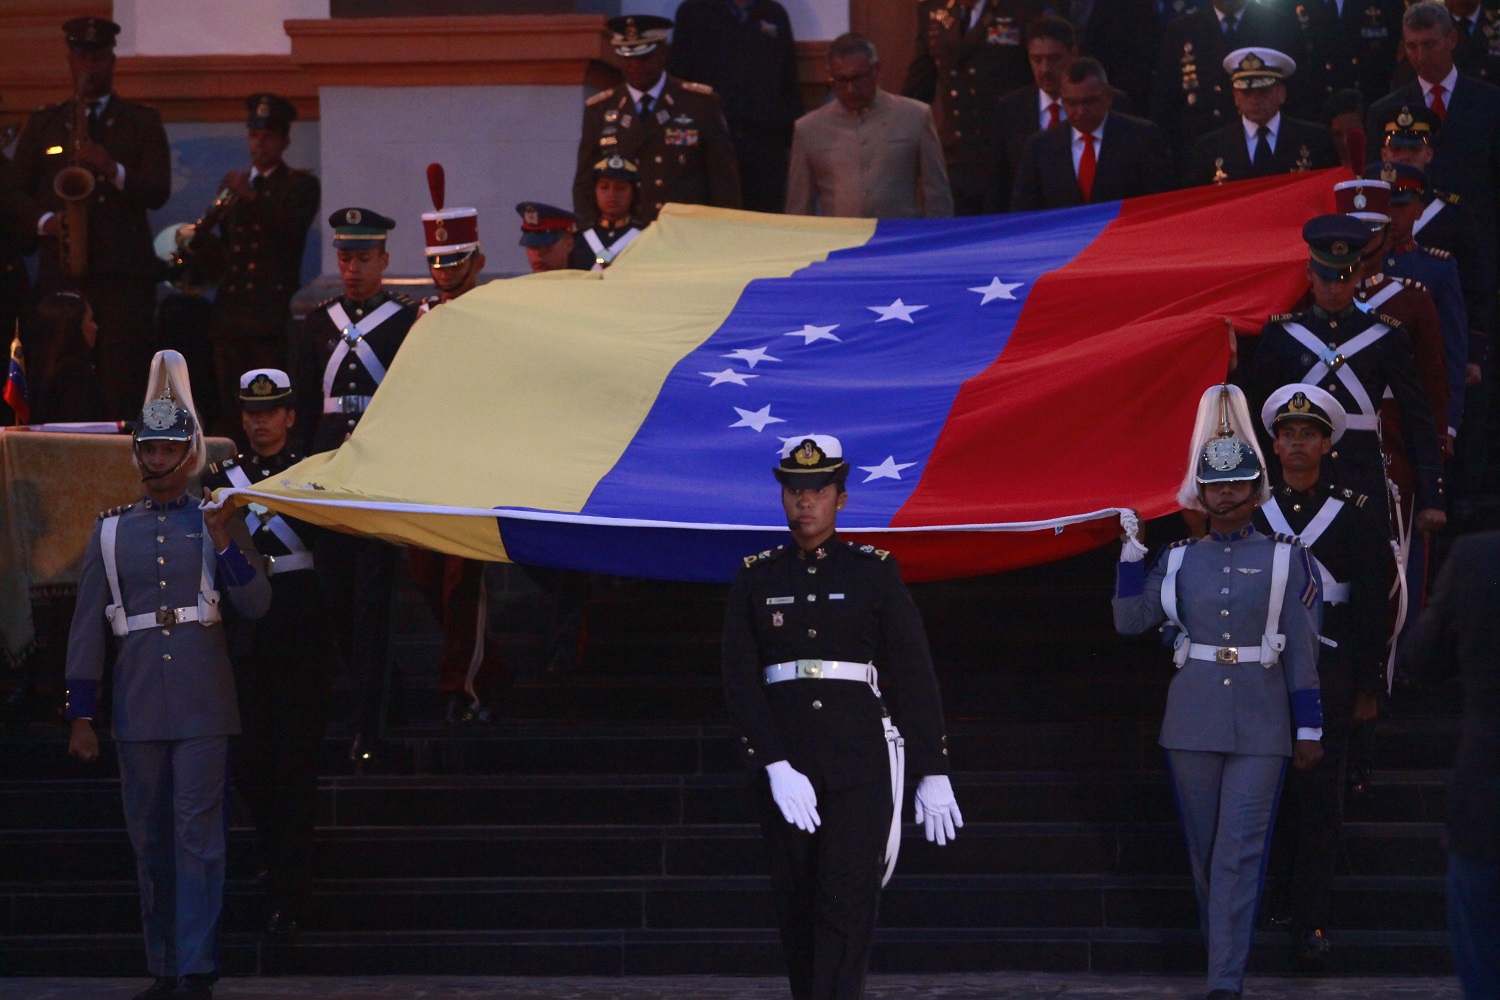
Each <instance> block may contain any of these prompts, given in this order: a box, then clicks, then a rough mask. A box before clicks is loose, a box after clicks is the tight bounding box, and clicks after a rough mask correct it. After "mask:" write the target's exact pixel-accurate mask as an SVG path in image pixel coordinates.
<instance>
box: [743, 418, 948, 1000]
mask: <svg viewBox="0 0 1500 1000" xmlns="http://www.w3.org/2000/svg"><path fill="white" fill-rule="evenodd" d="M773 471H774V473H775V476H776V478H777V480H778V481H779V482H780V483H781V503H782V508H783V509H784V510H785V512H786V518H787V521H788V524H789V526H790V528H791V532H792V538H791V541H792V543H793V544H792V545H790V546H779V547H777V548H775V549H772V550H768V551H765V552H762V553H760V554H759V555H755V556H748V557H746V559H745V567H744V569H743V570H742V571H741V572H740V575H739V576H738V578H736V580H735V582H734V587H733V589H732V590H731V591H730V594H729V605H728V608H727V610H726V611H725V615H724V649H723V669H724V691H725V697H726V699H727V701H728V705H729V714H730V717H731V718H732V719H733V720H734V724H735V726H736V727H737V728H738V729H739V732H740V734H741V735H740V749H741V750H742V752H743V754H744V761H745V764H746V765H747V767H748V768H749V770H750V773H751V775H752V776H753V781H754V784H755V791H756V797H757V801H758V804H759V807H760V814H761V827H762V830H763V831H764V835H765V839H766V846H767V848H768V852H769V854H770V859H771V884H772V891H773V893H774V895H775V900H776V912H777V917H778V920H779V922H780V926H781V942H782V948H783V950H784V952H785V954H786V963H787V969H788V973H789V976H790V978H791V986H792V996H793V997H795V998H796V1000H829V998H835V997H836V998H858V997H860V996H861V995H862V994H863V992H864V981H865V971H866V967H867V965H868V964H869V958H870V944H871V938H872V935H873V933H874V930H875V913H876V908H877V904H878V902H879V895H880V887H881V885H882V884H883V882H882V872H883V873H884V875H885V877H886V878H889V876H890V872H891V870H892V868H893V866H894V864H895V852H896V850H897V848H899V846H900V833H901V831H900V823H899V820H900V805H901V804H900V796H901V781H900V771H901V759H900V756H899V753H900V751H899V749H898V744H897V743H896V742H894V740H895V737H894V735H893V734H892V732H891V727H892V723H894V726H895V727H896V728H898V729H899V730H900V735H901V736H902V737H904V739H905V746H906V753H907V754H909V756H910V764H911V768H912V770H913V771H915V772H916V773H917V774H918V775H921V782H920V783H919V784H918V786H917V793H916V811H917V822H919V823H924V824H925V826H926V836H927V839H928V840H936V841H937V843H939V844H945V843H947V841H949V840H951V839H953V836H954V834H955V831H956V829H957V828H958V827H961V826H963V816H962V815H961V813H960V812H959V809H958V803H957V802H956V801H955V800H954V798H953V788H952V785H951V783H950V782H949V780H948V776H947V775H948V748H947V737H946V736H945V735H944V734H943V709H942V704H941V700H940V698H939V695H938V687H937V679H936V677H935V676H934V674H933V669H932V657H931V654H930V652H929V650H928V647H927V636H926V633H925V632H924V630H923V628H922V619H921V616H920V615H919V614H918V612H917V608H916V605H915V604H914V603H913V602H912V599H911V595H910V594H908V593H907V590H906V587H905V585H904V584H903V583H902V582H901V577H900V575H899V573H898V572H897V569H896V565H895V560H893V559H891V558H890V557H889V555H888V554H887V553H886V552H885V551H883V550H881V549H876V548H874V547H873V546H870V545H855V544H854V543H852V542H846V541H844V540H842V539H840V538H839V537H838V534H837V530H836V529H837V525H836V521H837V518H838V512H839V511H840V510H841V509H843V507H844V505H845V503H846V502H847V501H848V493H846V492H845V488H844V483H845V479H846V477H847V476H848V472H849V465H848V463H847V462H846V461H845V460H844V457H843V448H842V446H841V445H840V443H839V441H838V439H837V438H834V437H830V436H828V435H823V434H808V435H805V436H800V437H793V438H790V439H788V441H787V444H786V447H785V448H784V449H783V451H782V456H781V462H780V464H779V465H778V466H777V467H776V468H775V469H774V470H773Z"/></svg>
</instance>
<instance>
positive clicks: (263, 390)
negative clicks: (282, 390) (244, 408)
mask: <svg viewBox="0 0 1500 1000" xmlns="http://www.w3.org/2000/svg"><path fill="white" fill-rule="evenodd" d="M275 392H276V383H275V382H273V381H271V376H269V375H267V374H266V373H265V372H261V373H260V374H259V375H257V376H255V378H253V379H251V380H250V394H251V395H252V396H270V395H272V394H274V393H275Z"/></svg>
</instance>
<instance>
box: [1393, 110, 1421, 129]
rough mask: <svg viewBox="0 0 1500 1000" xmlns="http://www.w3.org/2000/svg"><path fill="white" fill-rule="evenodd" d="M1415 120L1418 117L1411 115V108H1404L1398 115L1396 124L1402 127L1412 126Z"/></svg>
mask: <svg viewBox="0 0 1500 1000" xmlns="http://www.w3.org/2000/svg"><path fill="white" fill-rule="evenodd" d="M1414 121H1416V119H1415V118H1413V117H1412V116H1411V108H1402V109H1401V113H1400V114H1399V115H1397V116H1396V124H1397V125H1400V126H1401V127H1402V128H1411V125H1412V122H1414Z"/></svg>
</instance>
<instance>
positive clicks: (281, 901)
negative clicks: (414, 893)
mask: <svg viewBox="0 0 1500 1000" xmlns="http://www.w3.org/2000/svg"><path fill="white" fill-rule="evenodd" d="M271 595H272V596H271V609H270V611H269V612H267V613H266V616H265V617H264V618H262V619H260V620H259V621H258V622H256V623H255V625H254V630H255V631H254V638H253V640H252V643H251V649H250V652H249V653H248V655H244V656H237V657H235V664H234V666H235V687H236V689H237V690H238V692H239V702H240V730H241V735H240V737H239V739H238V741H237V742H236V743H235V748H234V756H233V760H234V767H233V774H234V784H235V788H237V789H238V790H239V793H240V795H241V796H242V797H243V798H244V800H245V803H246V804H247V805H248V806H249V807H250V816H251V818H252V819H253V820H254V822H255V831H256V834H257V835H258V837H259V839H260V848H261V856H262V858H263V860H264V863H265V866H266V872H267V874H268V876H269V878H270V886H269V891H268V897H269V902H270V906H271V909H272V910H283V911H290V912H292V913H296V914H305V913H306V903H307V896H308V892H309V888H310V884H311V871H312V838H313V828H314V826H315V825H316V822H317V812H318V745H319V743H321V742H322V739H323V730H324V729H325V728H326V727H327V725H328V702H329V688H330V682H331V680H332V676H333V661H334V658H335V657H336V656H337V655H338V654H337V652H336V651H335V649H334V647H333V638H332V636H331V635H330V634H329V631H328V617H327V615H326V614H324V612H323V600H322V595H321V593H320V591H319V586H318V581H317V579H316V577H315V576H314V574H313V573H312V572H310V571H306V570H303V571H299V572H295V573H288V574H286V575H285V576H273V577H272V578H271Z"/></svg>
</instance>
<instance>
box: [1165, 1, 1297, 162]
mask: <svg viewBox="0 0 1500 1000" xmlns="http://www.w3.org/2000/svg"><path fill="white" fill-rule="evenodd" d="M1251 46H1255V47H1259V48H1268V49H1275V50H1276V51H1277V52H1285V53H1286V54H1287V55H1289V56H1291V57H1292V59H1293V60H1295V61H1298V62H1306V61H1307V60H1306V58H1305V57H1304V53H1305V52H1306V42H1305V40H1304V38H1303V34H1302V28H1301V27H1300V26H1299V25H1298V24H1297V19H1296V18H1294V17H1292V15H1290V14H1287V13H1285V12H1283V11H1280V10H1277V9H1275V8H1272V7H1269V6H1266V5H1265V4H1261V3H1249V2H1248V0H1213V3H1212V4H1204V5H1203V6H1202V7H1201V8H1199V9H1198V10H1196V11H1194V12H1193V13H1191V14H1187V15H1184V16H1182V17H1179V18H1178V19H1177V20H1175V21H1173V22H1172V23H1171V24H1169V25H1167V27H1166V30H1165V31H1164V32H1163V33H1162V40H1161V47H1160V49H1159V50H1158V55H1157V62H1156V75H1155V77H1154V79H1153V81H1152V90H1151V115H1150V117H1151V120H1152V121H1154V122H1156V123H1157V124H1158V125H1160V126H1161V127H1162V131H1163V132H1165V133H1166V136H1167V141H1168V142H1169V143H1171V144H1172V148H1173V150H1174V151H1176V153H1177V155H1178V156H1179V157H1180V156H1183V155H1184V154H1185V153H1186V151H1187V150H1190V149H1192V148H1193V143H1195V142H1197V141H1198V137H1199V136H1201V135H1203V134H1204V133H1206V132H1210V131H1212V130H1213V129H1216V128H1219V127H1220V126H1222V125H1224V124H1226V123H1228V122H1230V121H1232V120H1233V118H1234V101H1233V99H1232V98H1231V97H1230V84H1229V74H1228V73H1226V72H1225V71H1224V68H1223V61H1224V57H1225V56H1227V55H1228V54H1229V53H1230V52H1232V51H1234V50H1235V49H1239V48H1246V47H1251ZM1301 90H1302V85H1301V83H1300V82H1299V84H1298V86H1297V87H1294V88H1292V91H1291V94H1290V98H1289V99H1290V102H1291V104H1290V110H1292V111H1293V112H1296V113H1300V114H1303V115H1310V114H1312V113H1313V109H1312V104H1311V101H1312V95H1311V94H1310V93H1309V94H1307V95H1304V94H1302V93H1300V91H1301Z"/></svg>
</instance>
